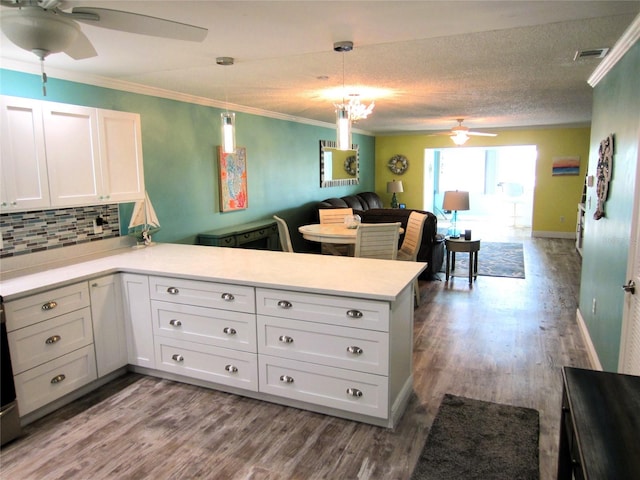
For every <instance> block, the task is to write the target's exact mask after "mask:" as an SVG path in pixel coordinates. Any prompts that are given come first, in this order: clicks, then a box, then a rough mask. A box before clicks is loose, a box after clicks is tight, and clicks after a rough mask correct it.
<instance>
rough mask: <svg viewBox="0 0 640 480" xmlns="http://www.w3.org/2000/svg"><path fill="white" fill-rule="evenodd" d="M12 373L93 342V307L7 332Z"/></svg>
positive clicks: (22, 370)
mask: <svg viewBox="0 0 640 480" xmlns="http://www.w3.org/2000/svg"><path fill="white" fill-rule="evenodd" d="M8 338H9V351H10V352H11V364H12V366H13V373H14V374H17V373H21V372H24V371H25V370H28V369H30V368H33V367H35V366H37V365H41V364H43V363H45V362H48V361H50V360H53V359H54V358H56V357H59V356H61V355H64V354H66V353H69V352H72V351H74V350H77V349H79V348H82V347H85V346H87V345H89V344H91V343H93V328H92V326H91V309H90V308H89V307H85V308H83V309H82V310H78V311H76V312H71V313H67V314H66V315H61V316H59V317H55V318H52V319H51V320H46V321H44V322H41V323H38V324H36V325H31V326H29V327H25V328H21V329H19V330H14V331H12V332H10V333H9V334H8Z"/></svg>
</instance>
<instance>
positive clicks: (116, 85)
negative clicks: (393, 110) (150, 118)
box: [0, 58, 374, 136]
mask: <svg viewBox="0 0 640 480" xmlns="http://www.w3.org/2000/svg"><path fill="white" fill-rule="evenodd" d="M0 68H4V69H6V70H14V71H18V72H22V73H30V74H33V75H38V76H39V75H41V71H40V64H33V63H28V62H20V61H16V60H8V59H5V58H2V59H0ZM47 75H48V76H49V77H50V78H56V79H59V80H67V81H70V82H78V83H84V84H87V85H93V86H95V87H102V88H111V89H114V90H120V91H123V92H129V93H138V94H140V95H149V96H152V97H158V98H165V99H168V100H176V101H179V102H185V103H192V104H194V105H201V106H205V107H214V108H221V109H229V110H233V111H234V112H242V113H248V114H251V115H257V116H260V117H267V118H273V119H276V120H284V121H288V122H295V123H302V124H305V125H312V126H315V127H324V128H331V129H335V128H336V125H335V123H327V122H321V121H319V120H312V119H309V118H303V117H296V116H294V115H287V114H284V113H278V112H271V111H269V110H263V109H261V108H254V107H248V106H245V105H235V104H230V103H226V102H223V101H220V100H215V99H212V98H205V97H198V96H195V95H188V94H185V93H180V92H175V91H173V90H166V89H163V88H157V87H150V86H147V85H142V84H140V83H134V82H128V81H125V80H118V79H115V78H108V77H102V76H99V75H90V74H86V73H78V72H71V71H69V70H63V69H58V68H53V67H47ZM352 132H354V133H359V134H362V135H369V136H374V133H373V132H369V131H367V130H360V129H356V128H354V129H352Z"/></svg>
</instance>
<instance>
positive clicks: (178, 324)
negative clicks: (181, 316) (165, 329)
mask: <svg viewBox="0 0 640 480" xmlns="http://www.w3.org/2000/svg"><path fill="white" fill-rule="evenodd" d="M169 325H171V326H172V327H181V326H182V322H181V321H180V320H176V319H175V318H173V319H171V320H169Z"/></svg>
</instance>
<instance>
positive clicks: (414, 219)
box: [397, 212, 427, 307]
mask: <svg viewBox="0 0 640 480" xmlns="http://www.w3.org/2000/svg"><path fill="white" fill-rule="evenodd" d="M426 220H427V215H425V214H423V213H418V212H411V214H410V215H409V219H408V220H407V229H406V230H405V233H404V239H403V240H402V246H401V247H400V250H398V257H397V260H402V261H405V262H416V261H417V260H418V252H419V251H420V242H421V240H422V230H424V224H425V221H426ZM413 293H414V295H415V302H416V305H417V306H418V307H419V306H420V284H419V283H418V278H417V277H416V279H415V280H414V281H413Z"/></svg>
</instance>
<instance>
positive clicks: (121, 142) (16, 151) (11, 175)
mask: <svg viewBox="0 0 640 480" xmlns="http://www.w3.org/2000/svg"><path fill="white" fill-rule="evenodd" d="M2 102H3V103H2V107H3V111H2V120H3V121H2V140H1V142H2V157H1V160H2V164H1V168H2V170H1V173H2V175H1V176H2V192H1V193H0V195H1V197H2V198H1V200H2V211H3V212H6V211H17V210H33V209H37V208H46V207H55V208H61V207H72V206H79V205H95V204H100V203H121V202H131V201H136V200H140V199H142V198H144V173H143V164H142V137H141V133H140V130H141V129H140V115H138V114H135V113H128V112H117V111H111V110H103V109H96V108H90V107H83V106H79V105H67V104H61V103H53V102H44V101H39V100H31V99H22V98H13V97H2Z"/></svg>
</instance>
